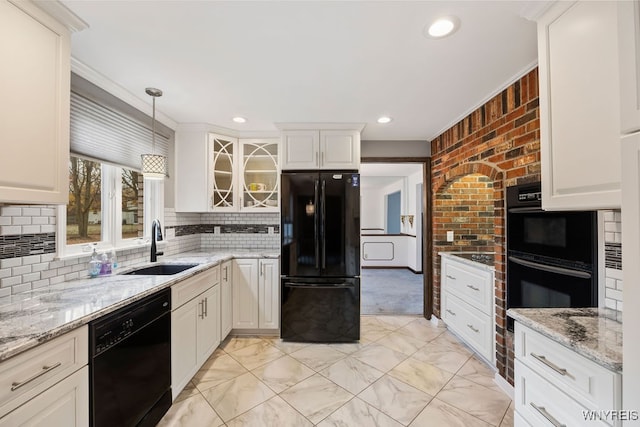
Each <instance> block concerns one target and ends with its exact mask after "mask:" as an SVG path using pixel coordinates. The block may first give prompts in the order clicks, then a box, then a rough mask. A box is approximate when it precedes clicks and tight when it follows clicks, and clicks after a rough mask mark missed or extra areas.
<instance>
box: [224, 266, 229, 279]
mask: <svg viewBox="0 0 640 427" xmlns="http://www.w3.org/2000/svg"><path fill="white" fill-rule="evenodd" d="M228 270H229V266H228V265H225V266H224V281H225V282H226V281H227V280H229V271H228Z"/></svg>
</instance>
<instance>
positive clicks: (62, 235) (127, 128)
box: [57, 74, 172, 257]
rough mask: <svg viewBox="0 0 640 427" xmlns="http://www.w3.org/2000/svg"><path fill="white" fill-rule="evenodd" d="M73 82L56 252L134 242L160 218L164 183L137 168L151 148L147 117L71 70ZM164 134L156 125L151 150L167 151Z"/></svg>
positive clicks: (142, 238) (62, 253) (139, 242)
mask: <svg viewBox="0 0 640 427" xmlns="http://www.w3.org/2000/svg"><path fill="white" fill-rule="evenodd" d="M74 82H75V88H76V89H77V87H78V86H80V90H79V92H81V93H78V92H76V91H75V89H74V90H72V92H71V122H70V124H71V126H70V128H71V135H70V136H71V152H70V156H69V202H68V204H67V205H66V206H61V207H60V208H59V209H58V233H57V237H58V242H57V248H58V256H60V257H65V256H73V255H80V254H86V253H87V252H89V251H90V250H91V249H90V246H89V244H93V243H95V244H97V247H98V250H100V251H105V250H110V249H115V248H125V247H137V246H140V245H142V244H144V243H147V242H148V238H146V237H148V236H149V234H150V228H151V221H152V220H153V219H155V218H158V219H160V221H161V222H163V219H164V218H163V212H164V183H163V182H162V181H157V180H145V179H144V178H143V176H142V174H141V173H140V170H139V168H140V167H141V164H140V161H141V160H140V154H142V153H147V152H150V150H151V139H152V134H151V129H150V124H151V119H150V118H149V120H148V121H147V120H146V116H145V115H142V117H141V114H142V113H140V112H139V111H137V110H135V111H133V107H131V106H129V105H127V104H124V102H122V101H120V100H116V101H114V99H113V97H112V96H110V95H108V94H106V92H104V91H102V89H99V88H97V87H95V86H92V85H91V83H89V82H87V81H86V80H83V79H81V78H80V77H78V76H76V75H74V74H72V89H73V88H74ZM100 91H102V92H104V94H102V95H101V96H102V98H104V102H101V99H100V98H101V96H100V94H101V92H100ZM85 93H87V94H89V95H87V96H85ZM96 94H98V95H96ZM105 94H106V95H105ZM118 103H119V104H122V105H119V104H118ZM171 132H172V131H171ZM164 133H165V134H167V133H168V134H169V135H170V136H171V135H172V133H170V132H167V129H164ZM170 136H169V137H167V136H166V135H163V134H161V133H158V128H156V153H159V154H160V153H161V154H164V155H167V154H168V151H169V150H168V147H169V138H170Z"/></svg>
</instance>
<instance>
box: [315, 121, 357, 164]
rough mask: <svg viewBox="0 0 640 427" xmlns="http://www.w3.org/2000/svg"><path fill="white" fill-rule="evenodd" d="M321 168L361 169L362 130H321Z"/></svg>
mask: <svg viewBox="0 0 640 427" xmlns="http://www.w3.org/2000/svg"><path fill="white" fill-rule="evenodd" d="M320 165H321V166H320V168H321V169H359V168H360V132H358V131H344V130H323V131H320Z"/></svg>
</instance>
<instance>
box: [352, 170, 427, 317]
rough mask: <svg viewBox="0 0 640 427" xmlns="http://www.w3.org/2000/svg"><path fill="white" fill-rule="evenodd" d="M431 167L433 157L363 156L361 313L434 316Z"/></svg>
mask: <svg viewBox="0 0 640 427" xmlns="http://www.w3.org/2000/svg"><path fill="white" fill-rule="evenodd" d="M429 167H430V163H429V162H428V158H419V159H414V158H412V159H404V158H403V159H396V158H391V159H389V158H384V159H379V158H376V159H370V158H363V159H362V164H361V171H360V172H361V197H362V208H361V226H362V232H361V241H362V243H361V249H362V250H361V252H362V259H361V262H362V271H361V279H362V280H361V295H362V298H361V301H362V303H361V312H362V314H414V315H423V316H425V317H427V318H429V317H430V316H431V311H432V302H431V301H432V298H431V290H430V289H431V287H430V285H431V280H430V278H431V274H430V271H431V268H430V267H431V266H430V263H429V262H427V261H426V256H427V254H428V253H429V250H428V249H427V248H428V240H427V238H428V236H429V235H430V233H429V231H428V230H429V227H430V221H429V219H428V218H429V216H428V215H427V214H426V208H427V205H428V200H427V197H426V195H425V194H424V192H425V191H426V190H427V189H429V188H430V185H429V183H428V182H427V179H428V178H429V177H430V172H429ZM425 249H427V250H425Z"/></svg>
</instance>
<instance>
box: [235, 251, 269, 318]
mask: <svg viewBox="0 0 640 427" xmlns="http://www.w3.org/2000/svg"><path fill="white" fill-rule="evenodd" d="M279 325H280V275H279V260H277V259H260V260H257V259H235V260H233V327H234V329H277V328H279Z"/></svg>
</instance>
